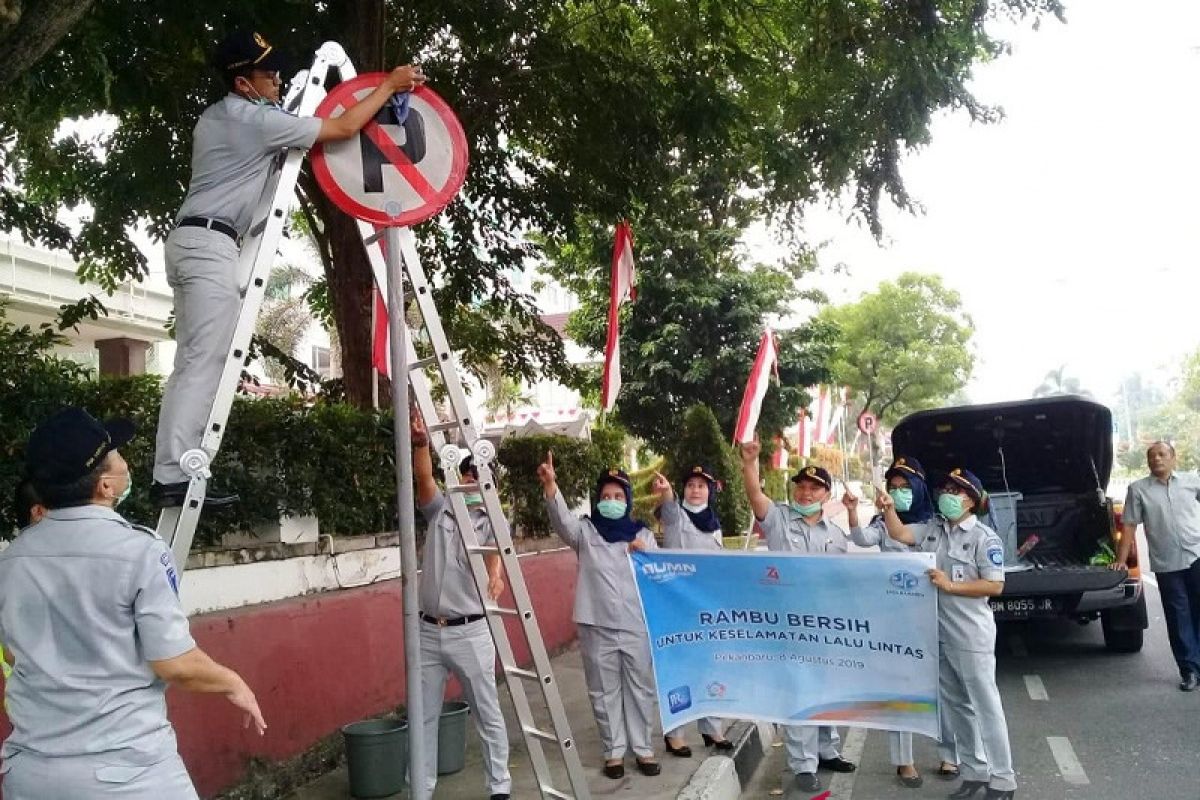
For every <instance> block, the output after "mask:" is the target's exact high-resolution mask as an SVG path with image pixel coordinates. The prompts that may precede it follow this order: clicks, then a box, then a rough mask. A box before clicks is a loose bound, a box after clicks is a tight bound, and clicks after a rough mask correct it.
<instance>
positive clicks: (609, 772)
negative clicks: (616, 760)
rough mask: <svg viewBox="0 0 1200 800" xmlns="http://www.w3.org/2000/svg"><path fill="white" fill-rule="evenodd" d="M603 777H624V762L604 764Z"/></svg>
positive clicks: (615, 778)
mask: <svg viewBox="0 0 1200 800" xmlns="http://www.w3.org/2000/svg"><path fill="white" fill-rule="evenodd" d="M604 777H606V778H612V779H613V780H614V781H615V780H619V779H621V778H624V777H625V765H624V764H605V765H604Z"/></svg>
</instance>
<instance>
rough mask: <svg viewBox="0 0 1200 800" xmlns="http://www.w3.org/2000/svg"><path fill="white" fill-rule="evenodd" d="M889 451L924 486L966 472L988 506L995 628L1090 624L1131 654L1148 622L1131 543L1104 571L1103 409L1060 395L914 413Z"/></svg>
mask: <svg viewBox="0 0 1200 800" xmlns="http://www.w3.org/2000/svg"><path fill="white" fill-rule="evenodd" d="M892 449H893V451H894V452H896V453H904V454H909V455H913V456H915V457H917V458H918V459H920V461H921V463H922V464H923V465H925V468H926V471H927V472H929V473H930V478H931V480H934V481H936V480H938V478H937V473H938V472H939V471H945V470H948V469H950V468H952V467H954V466H960V465H961V466H965V467H966V468H968V469H970V470H971V471H973V472H974V473H975V474H976V475H978V476H979V478H980V480H981V481H983V485H984V488H985V489H986V490H987V491H988V492H989V493H990V494H993V495H995V496H996V500H997V502H996V503H995V509H994V511H993V514H992V518H991V519H990V520H988V519H985V522H988V524H989V525H991V527H993V528H995V529H996V531H997V533H1000V534H1001V538H1002V539H1006V542H1005V572H1006V575H1005V585H1004V593H1003V594H1002V595H1000V596H999V597H995V598H993V599H992V601H991V604H992V610H993V612H994V613H995V615H996V618H997V619H999V620H1012V619H1030V620H1036V619H1038V618H1044V617H1052V616H1058V617H1070V618H1073V619H1077V620H1079V621H1081V622H1090V621H1092V620H1095V619H1099V620H1100V623H1101V627H1102V629H1103V632H1104V643H1105V646H1106V647H1107V648H1108V649H1109V650H1110V651H1112V652H1118V653H1133V652H1137V651H1138V650H1141V648H1142V637H1143V632H1144V631H1145V629H1146V627H1147V625H1148V622H1147V617H1146V598H1145V596H1144V594H1143V592H1142V582H1141V574H1140V570H1139V569H1138V566H1137V552H1136V544H1135V548H1134V553H1133V556H1132V558H1131V560H1130V568H1129V569H1128V570H1117V571H1114V570H1111V569H1109V568H1108V566H1107V564H1106V563H1103V562H1104V560H1105V555H1104V554H1105V552H1106V549H1110V551H1115V550H1116V539H1117V537H1118V536H1119V535H1120V534H1119V531H1120V517H1119V511H1118V510H1117V509H1116V508H1114V504H1113V501H1112V500H1111V499H1110V498H1109V497H1108V496H1107V493H1106V489H1107V485H1108V479H1109V473H1110V472H1111V470H1112V462H1113V450H1112V414H1111V412H1110V411H1109V410H1108V409H1107V408H1106V407H1105V406H1103V405H1100V404H1099V403H1095V402H1093V401H1090V400H1086V399H1083V398H1081V397H1074V396H1065V397H1049V398H1040V399H1035V400H1023V401H1017V402H1011V403H994V404H989V405H976V406H959V407H956V408H941V409H933V410H929V411H920V412H917V413H915V414H912V415H910V416H908V417H906V418H905V419H903V420H901V422H900V423H899V424H898V425H897V426H896V429H895V430H894V431H893V432H892ZM933 485H934V486H936V485H937V484H936V483H934V484H933ZM1014 511H1015V514H1014V513H1013V512H1014ZM1010 521H1011V522H1015V524H1006V523H1010Z"/></svg>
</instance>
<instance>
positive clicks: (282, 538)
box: [221, 516, 321, 547]
mask: <svg viewBox="0 0 1200 800" xmlns="http://www.w3.org/2000/svg"><path fill="white" fill-rule="evenodd" d="M320 534H321V526H320V524H319V523H318V522H317V518H316V517H288V516H284V517H281V518H280V520H279V522H276V523H270V524H266V525H259V526H256V527H255V529H254V532H253V533H242V532H241V531H238V532H236V533H227V534H225V535H224V536H222V537H221V544H222V546H224V547H254V546H255V545H262V544H275V543H280V544H311V543H314V542H316V541H317V537H318V536H320Z"/></svg>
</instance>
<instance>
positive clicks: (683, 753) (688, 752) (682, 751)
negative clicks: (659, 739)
mask: <svg viewBox="0 0 1200 800" xmlns="http://www.w3.org/2000/svg"><path fill="white" fill-rule="evenodd" d="M663 744H665V745H666V746H667V752H668V753H670V754H671V755H673V756H678V757H679V758H691V757H692V748H690V747H688V746H687V745H686V744H685V745H682V746H680V747H672V746H671V740H670V739H668V738H667V737H666V736H664V737H663Z"/></svg>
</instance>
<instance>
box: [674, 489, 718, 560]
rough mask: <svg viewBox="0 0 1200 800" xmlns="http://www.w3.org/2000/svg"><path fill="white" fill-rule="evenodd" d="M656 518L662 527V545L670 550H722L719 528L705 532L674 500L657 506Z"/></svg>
mask: <svg viewBox="0 0 1200 800" xmlns="http://www.w3.org/2000/svg"><path fill="white" fill-rule="evenodd" d="M658 519H659V521H660V522H662V527H663V547H666V548H668V549H671V550H724V549H725V543H724V542H723V541H722V536H721V529H720V528H718V529H717V530H715V531H710V532H708V533H705V532H704V531H702V530H700V529H699V528H697V527H696V525H695V524H694V523H693V522H692V518H691V517H689V516H688V515H687V514H686V513H684V510H683V507H682V506H680V505H679V503H678V502H677V501H675V500H671V501H670V502H667V503H663V504H662V505H661V506H659V510H658Z"/></svg>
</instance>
